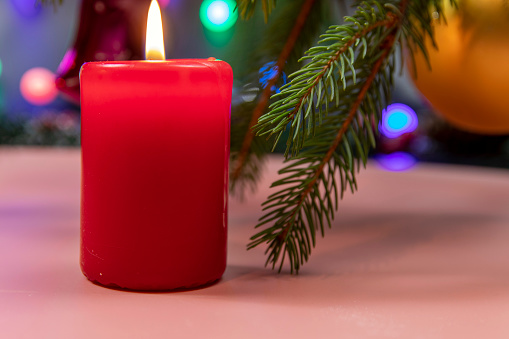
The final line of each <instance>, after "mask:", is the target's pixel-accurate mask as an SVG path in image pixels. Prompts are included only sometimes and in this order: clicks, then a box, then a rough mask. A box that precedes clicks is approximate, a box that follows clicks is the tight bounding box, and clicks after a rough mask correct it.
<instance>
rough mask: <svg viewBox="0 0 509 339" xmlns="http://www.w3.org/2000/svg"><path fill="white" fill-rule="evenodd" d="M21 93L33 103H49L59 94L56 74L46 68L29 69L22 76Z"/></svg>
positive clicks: (39, 104) (41, 104)
mask: <svg viewBox="0 0 509 339" xmlns="http://www.w3.org/2000/svg"><path fill="white" fill-rule="evenodd" d="M19 89H20V91H21V95H23V98H25V100H26V101H28V102H29V103H31V104H32V105H37V106H43V105H47V104H49V103H50V102H52V101H53V100H55V98H56V97H57V95H58V91H57V88H56V86H55V75H54V74H53V73H52V72H51V71H49V70H48V69H46V68H42V67H35V68H32V69H29V70H28V71H26V72H25V74H23V76H22V77H21V81H20V84H19Z"/></svg>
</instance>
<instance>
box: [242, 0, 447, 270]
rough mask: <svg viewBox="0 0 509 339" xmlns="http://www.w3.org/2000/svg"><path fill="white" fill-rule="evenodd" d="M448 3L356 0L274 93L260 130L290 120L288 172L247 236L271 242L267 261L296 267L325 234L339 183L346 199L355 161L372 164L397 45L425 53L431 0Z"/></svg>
mask: <svg viewBox="0 0 509 339" xmlns="http://www.w3.org/2000/svg"><path fill="white" fill-rule="evenodd" d="M451 2H454V0H451ZM441 3H442V2H441V1H439V0H400V1H396V0H393V1H390V0H387V1H384V2H383V4H382V3H381V2H380V1H376V0H371V1H363V2H359V4H358V6H359V7H358V9H357V11H356V13H355V15H354V16H353V17H348V18H346V19H345V21H346V23H345V24H344V25H342V26H332V27H331V28H330V29H329V30H328V31H327V32H326V34H325V35H323V40H322V41H321V42H320V44H319V45H318V46H316V47H313V48H311V49H310V50H309V51H308V54H307V56H306V57H305V59H308V60H309V63H308V64H307V65H305V66H304V67H302V69H301V70H300V71H297V72H295V73H294V74H293V75H292V76H291V78H292V81H291V82H290V83H289V84H288V85H286V86H284V87H283V88H282V90H281V93H280V94H278V95H275V97H277V99H278V100H277V101H276V102H274V103H273V104H272V105H271V106H270V107H269V109H270V112H268V113H267V114H266V115H264V116H262V117H261V118H260V119H259V123H258V125H256V127H255V129H256V131H257V133H258V134H260V135H275V136H276V138H275V143H277V142H278V140H279V138H280V137H281V135H282V133H283V131H284V130H285V129H286V128H287V125H290V136H289V138H288V141H287V154H286V156H287V159H286V161H285V163H286V164H288V165H287V166H286V167H285V168H283V169H282V170H280V171H279V174H280V175H282V176H284V177H283V178H282V179H280V180H278V181H276V182H274V183H273V184H272V187H276V188H278V189H279V191H278V192H276V193H274V194H272V195H271V196H269V198H268V199H267V201H266V202H265V203H264V204H263V206H264V211H266V214H265V215H264V216H263V217H262V218H260V220H259V223H258V225H257V226H256V227H257V228H261V227H264V229H263V230H262V231H260V232H258V233H257V234H255V235H254V236H253V237H251V242H250V243H249V245H248V249H251V248H254V247H256V246H259V245H261V244H264V243H265V244H268V247H267V249H266V253H268V257H267V262H266V265H268V264H272V268H275V266H276V265H278V264H279V270H280V271H281V269H282V267H283V264H284V262H285V259H286V258H288V260H289V262H290V270H291V272H292V273H293V272H294V271H296V272H298V271H299V269H300V267H301V265H302V264H304V262H306V261H307V260H308V258H309V255H310V253H311V249H312V248H313V247H314V246H315V244H316V233H317V231H318V230H320V232H321V234H322V236H323V235H324V229H325V226H328V227H330V226H331V221H332V220H333V219H334V212H335V210H337V208H338V192H339V193H340V198H342V196H343V194H344V192H345V191H346V190H347V189H348V188H350V189H351V191H352V192H354V191H355V190H356V189H357V183H356V177H355V173H356V170H357V171H358V170H360V168H361V166H363V167H365V165H366V162H367V156H368V152H369V150H370V148H372V147H374V146H375V134H376V133H377V132H376V126H378V119H379V117H380V115H381V110H382V109H383V108H384V107H385V106H386V105H387V103H388V101H389V99H390V94H391V86H392V83H393V73H394V69H395V64H394V63H395V61H394V60H395V54H396V51H395V48H394V47H395V46H396V45H399V46H400V48H401V46H402V45H403V44H404V43H406V42H409V43H412V44H414V46H417V47H415V48H414V50H415V49H416V48H418V49H421V51H423V52H426V50H425V48H424V44H423V39H425V38H426V37H430V38H431V39H433V30H432V28H431V22H432V19H431V13H430V11H431V10H432V7H430V5H434V9H435V10H436V11H437V12H439V13H441ZM412 51H413V50H410V52H411V53H412ZM400 53H401V52H400ZM425 55H426V54H425ZM401 56H403V55H402V53H401ZM329 111H330V113H329ZM361 164H362V165H361ZM337 178H339V179H340V183H339V185H338V183H337V182H336V180H337Z"/></svg>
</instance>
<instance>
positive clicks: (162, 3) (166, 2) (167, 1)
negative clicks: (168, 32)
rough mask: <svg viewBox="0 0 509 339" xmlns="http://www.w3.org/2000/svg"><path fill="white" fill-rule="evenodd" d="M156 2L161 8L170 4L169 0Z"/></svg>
mask: <svg viewBox="0 0 509 339" xmlns="http://www.w3.org/2000/svg"><path fill="white" fill-rule="evenodd" d="M158 2H159V5H160V6H161V8H166V6H168V5H169V4H170V0H158Z"/></svg>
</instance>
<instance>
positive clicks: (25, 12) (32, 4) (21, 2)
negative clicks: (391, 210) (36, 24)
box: [11, 0, 41, 18]
mask: <svg viewBox="0 0 509 339" xmlns="http://www.w3.org/2000/svg"><path fill="white" fill-rule="evenodd" d="M11 4H12V6H13V7H14V8H15V9H16V10H17V11H18V13H19V14H21V15H22V16H24V17H26V18H33V17H35V16H36V15H37V14H39V13H40V12H41V4H40V3H39V2H37V1H35V0H11Z"/></svg>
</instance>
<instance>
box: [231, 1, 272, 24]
mask: <svg viewBox="0 0 509 339" xmlns="http://www.w3.org/2000/svg"><path fill="white" fill-rule="evenodd" d="M259 2H261V3H262V10H263V17H264V18H265V22H267V20H268V19H269V15H270V13H271V12H272V11H273V10H274V8H275V7H276V0H237V8H238V10H239V12H240V17H241V18H243V19H246V20H247V19H250V18H251V17H252V16H253V14H254V12H255V9H256V5H257V4H258V3H259Z"/></svg>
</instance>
